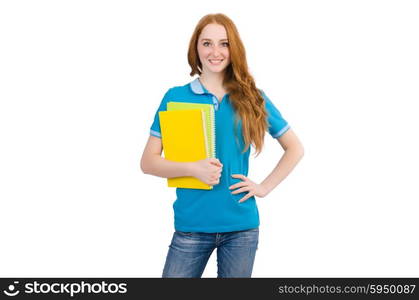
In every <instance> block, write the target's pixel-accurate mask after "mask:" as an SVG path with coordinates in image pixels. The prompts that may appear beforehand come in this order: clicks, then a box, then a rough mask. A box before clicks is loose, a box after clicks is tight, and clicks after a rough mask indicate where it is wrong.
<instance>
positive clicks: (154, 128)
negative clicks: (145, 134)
mask: <svg viewBox="0 0 419 300" xmlns="http://www.w3.org/2000/svg"><path fill="white" fill-rule="evenodd" d="M169 93H170V89H169V90H168V91H167V92H166V94H164V96H163V99H162V100H161V102H160V105H159V108H158V109H157V111H156V113H155V114H154V120H153V124H152V125H151V127H150V134H151V135H152V136H155V137H158V138H161V129H160V118H159V112H161V111H166V110H167V101H168V99H169Z"/></svg>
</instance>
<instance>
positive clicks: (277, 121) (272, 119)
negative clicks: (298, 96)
mask: <svg viewBox="0 0 419 300" xmlns="http://www.w3.org/2000/svg"><path fill="white" fill-rule="evenodd" d="M260 91H261V95H262V97H263V99H264V100H265V108H266V112H267V113H268V124H269V128H268V131H269V134H270V135H271V136H272V137H273V138H275V139H276V138H279V137H280V136H281V135H283V134H284V133H285V132H286V131H287V130H288V129H290V126H289V124H288V122H287V121H286V120H285V119H284V118H283V117H282V115H281V113H280V112H279V110H278V108H276V106H275V105H274V104H273V103H272V101H271V100H270V99H269V98H268V96H266V94H265V92H264V91H262V90H260Z"/></svg>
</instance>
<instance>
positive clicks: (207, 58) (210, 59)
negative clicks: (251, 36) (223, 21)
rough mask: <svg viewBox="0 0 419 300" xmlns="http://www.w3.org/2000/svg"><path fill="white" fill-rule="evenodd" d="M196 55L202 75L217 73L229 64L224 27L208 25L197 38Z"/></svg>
mask: <svg viewBox="0 0 419 300" xmlns="http://www.w3.org/2000/svg"><path fill="white" fill-rule="evenodd" d="M197 48H198V55H199V59H200V61H201V64H202V73H207V72H210V73H219V72H223V71H224V69H225V68H226V67H227V66H228V65H229V64H230V51H229V44H228V39H227V32H226V30H225V28H224V26H222V25H219V24H208V25H207V26H205V27H204V29H203V30H202V32H201V35H200V36H199V38H198V47H197Z"/></svg>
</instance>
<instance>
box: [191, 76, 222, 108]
mask: <svg viewBox="0 0 419 300" xmlns="http://www.w3.org/2000/svg"><path fill="white" fill-rule="evenodd" d="M190 87H191V90H192V92H194V93H195V94H198V95H203V94H210V95H212V94H211V93H210V92H209V91H208V90H207V89H206V88H205V87H204V86H203V85H202V83H201V81H199V78H195V80H193V81H192V82H191V84H190ZM212 103H213V104H214V106H215V110H216V111H217V110H218V106H219V102H218V99H217V98H216V97H215V96H214V95H212Z"/></svg>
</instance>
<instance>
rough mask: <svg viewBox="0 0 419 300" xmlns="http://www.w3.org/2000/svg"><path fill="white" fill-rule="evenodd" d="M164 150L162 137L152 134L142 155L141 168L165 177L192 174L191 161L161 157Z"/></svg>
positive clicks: (145, 171)
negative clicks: (177, 160) (176, 160)
mask: <svg viewBox="0 0 419 300" xmlns="http://www.w3.org/2000/svg"><path fill="white" fill-rule="evenodd" d="M162 151H163V147H162V142H161V139H160V138H158V137H155V136H152V135H150V137H149V138H148V141H147V145H146V146H145V148H144V152H143V156H142V157H141V170H142V171H143V172H144V173H145V174H150V175H154V176H158V177H163V178H173V177H182V176H192V173H191V163H185V162H175V161H170V160H166V159H164V158H163V157H161V154H162Z"/></svg>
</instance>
